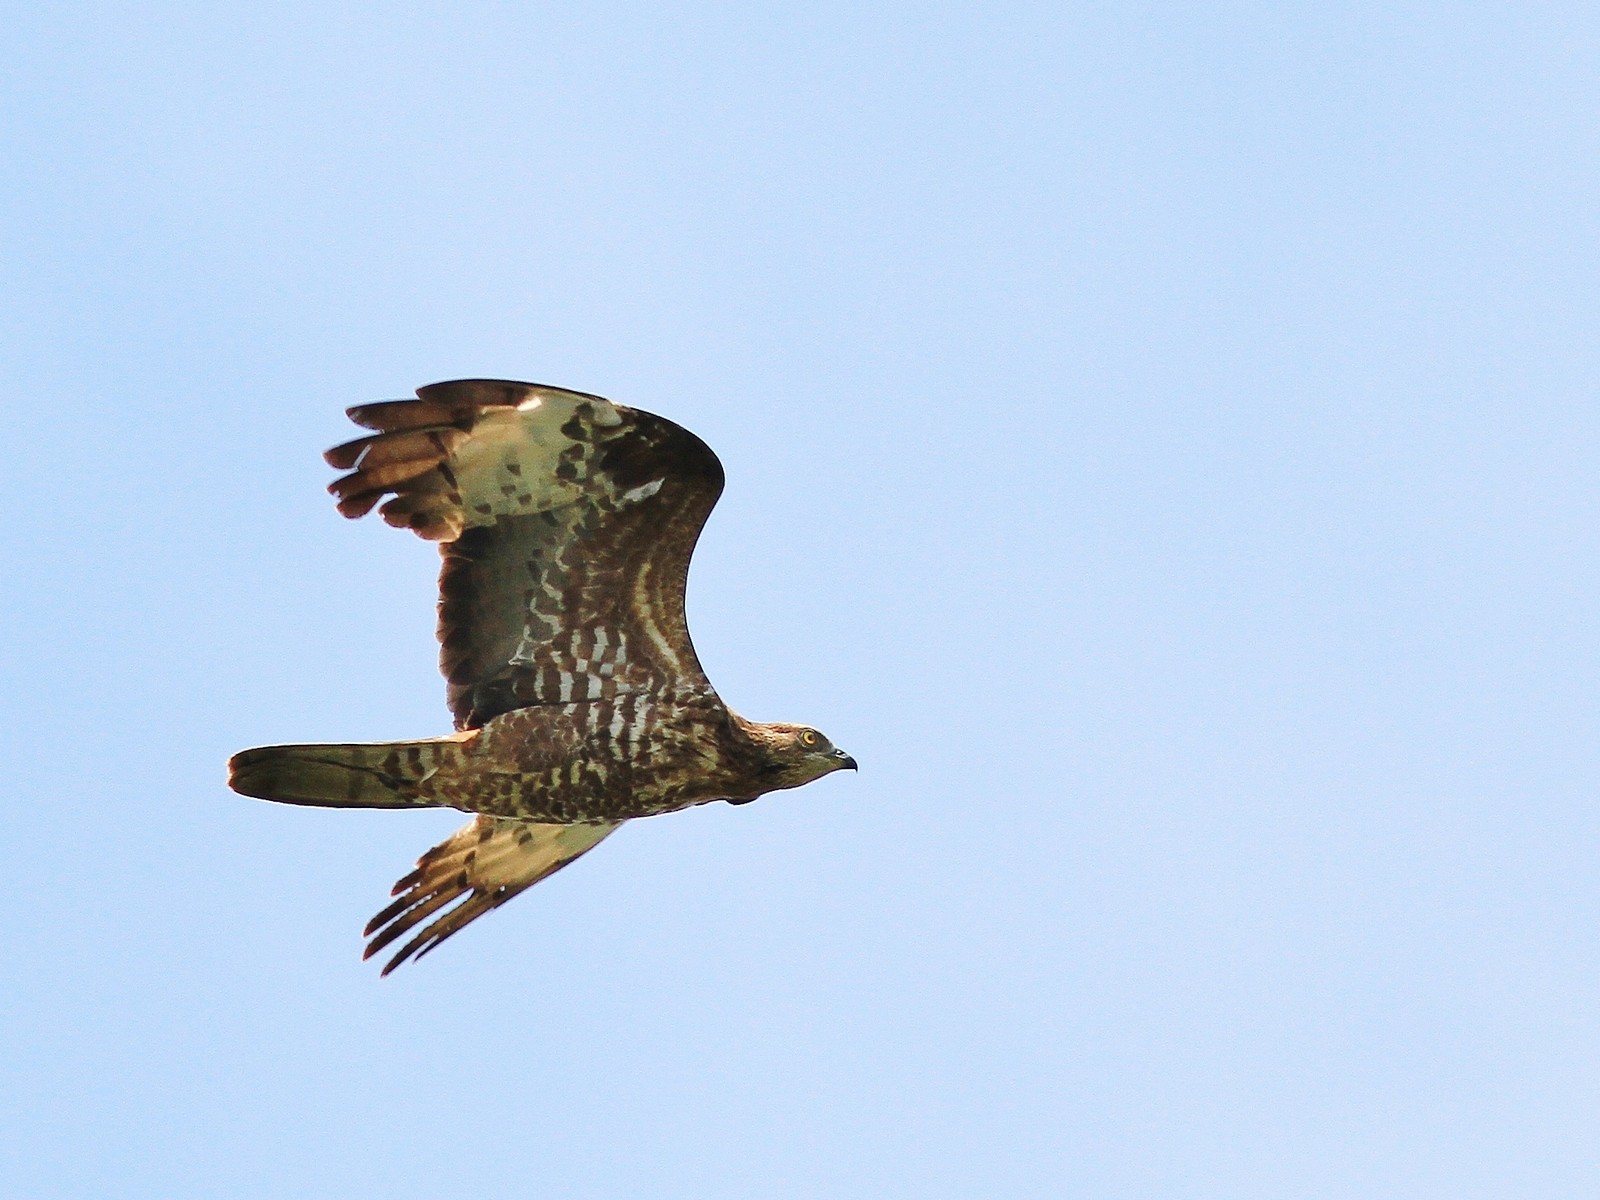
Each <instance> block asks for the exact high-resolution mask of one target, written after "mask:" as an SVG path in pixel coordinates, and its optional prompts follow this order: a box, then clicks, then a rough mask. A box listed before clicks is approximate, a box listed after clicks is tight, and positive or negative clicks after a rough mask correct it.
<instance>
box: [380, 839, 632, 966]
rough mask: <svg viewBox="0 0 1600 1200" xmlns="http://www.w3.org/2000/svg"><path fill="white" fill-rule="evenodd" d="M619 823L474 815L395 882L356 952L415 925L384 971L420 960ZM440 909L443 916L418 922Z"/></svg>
mask: <svg viewBox="0 0 1600 1200" xmlns="http://www.w3.org/2000/svg"><path fill="white" fill-rule="evenodd" d="M620 824H621V822H603V823H600V824H594V825H537V824H535V823H534V822H532V821H514V820H506V819H504V818H500V817H487V816H480V817H478V818H477V819H476V820H474V821H472V822H471V823H470V824H468V825H466V826H464V827H463V828H461V829H459V830H457V831H456V832H455V833H454V834H452V835H451V836H450V837H449V838H447V839H446V840H445V841H443V842H441V843H439V845H437V846H435V847H434V848H433V849H432V850H429V851H428V852H427V853H426V854H424V855H423V856H422V857H421V858H419V859H418V860H417V869H416V870H414V871H412V872H411V874H409V875H407V876H406V877H405V878H403V879H401V880H400V882H399V883H397V884H395V885H394V892H393V894H394V895H395V896H397V897H399V898H398V899H397V900H396V901H395V902H394V903H393V904H391V905H389V907H388V908H386V909H384V910H383V911H382V912H381V913H379V914H378V915H377V916H375V917H373V918H372V920H371V921H369V922H368V923H367V928H366V931H365V935H364V936H366V937H370V938H371V939H372V940H371V941H370V942H368V943H367V949H366V953H364V954H363V955H362V956H361V957H362V958H371V957H372V956H373V955H374V954H376V953H378V952H379V951H380V950H382V949H383V948H384V947H385V946H388V945H391V944H392V943H394V942H395V941H398V940H399V939H400V938H401V937H404V936H405V935H406V934H408V933H410V932H411V931H412V930H413V929H416V928H417V926H418V925H422V929H421V930H420V931H418V932H417V934H416V935H415V936H414V937H412V938H411V940H410V941H408V942H406V944H405V945H404V946H402V947H400V949H399V950H398V951H397V952H396V953H395V955H394V957H393V958H391V959H390V960H389V961H388V963H387V964H386V965H385V966H384V968H383V973H384V974H385V975H387V974H388V973H389V972H390V971H392V970H394V969H395V968H396V967H398V966H399V965H400V964H401V963H403V962H405V960H406V959H408V958H411V957H412V956H413V955H415V956H416V957H417V958H421V957H422V956H423V955H424V954H426V953H428V951H430V950H432V949H433V948H434V947H435V946H437V945H438V944H439V943H440V942H442V941H444V940H445V938H447V937H450V936H451V935H452V934H455V933H459V932H460V931H461V930H463V929H465V928H466V927H467V926H468V925H470V924H471V923H472V922H473V921H476V920H477V919H478V918H479V917H481V916H483V914H484V913H486V912H488V911H489V910H490V909H492V908H499V907H500V906H501V905H502V904H504V903H505V902H506V901H507V900H509V899H511V897H513V896H515V895H517V894H518V893H519V892H524V891H527V890H528V889H529V888H531V887H532V886H533V885H534V884H536V883H538V882H539V881H540V880H541V879H548V878H549V877H550V876H552V875H554V874H555V873H556V872H557V871H559V870H560V869H561V868H562V867H564V866H566V865H567V864H568V863H569V862H571V861H572V860H573V859H575V858H577V857H578V856H579V855H581V854H587V853H588V852H589V851H590V850H592V849H594V848H595V847H596V846H597V845H599V844H600V842H602V841H603V840H604V839H605V838H606V837H607V836H608V835H609V834H611V833H612V832H613V831H615V830H616V828H617V827H618V825H620ZM463 897H465V899H463ZM458 900H459V901H461V903H459V904H457V903H456V901H458ZM450 905H455V907H453V908H451V907H449V906H450ZM440 909H444V910H445V912H444V915H443V916H441V917H439V918H437V919H436V920H434V921H432V922H431V923H429V924H426V925H423V922H424V921H427V920H428V918H429V917H432V916H433V914H434V913H436V912H438V911H439V910H440Z"/></svg>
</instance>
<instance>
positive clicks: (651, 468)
mask: <svg viewBox="0 0 1600 1200" xmlns="http://www.w3.org/2000/svg"><path fill="white" fill-rule="evenodd" d="M349 411H350V417H351V419H352V420H353V421H355V422H356V423H357V424H358V425H362V426H365V427H366V428H368V429H373V430H376V431H377V432H376V433H375V434H374V435H373V436H371V437H364V438H361V439H358V440H357V441H353V442H348V443H346V444H344V445H342V446H336V447H335V448H334V449H332V450H330V451H328V453H327V456H326V457H327V460H328V462H329V464H330V465H332V466H334V467H339V468H343V469H348V470H349V471H350V474H348V475H345V476H343V477H342V478H340V479H338V480H336V481H335V482H334V483H333V484H332V485H331V487H330V488H329V490H330V491H331V492H333V494H334V495H335V496H336V497H338V500H339V511H340V512H342V513H343V514H344V515H345V516H348V517H359V516H362V515H364V514H365V513H368V512H370V511H371V510H372V509H373V507H375V506H376V505H377V504H378V503H379V502H380V501H383V499H384V497H385V496H390V497H391V498H390V499H389V500H387V501H386V502H384V503H383V507H382V508H381V509H380V511H381V513H382V514H383V519H384V520H385V521H387V522H389V524H391V525H396V526H399V527H401V528H408V529H412V530H415V531H416V532H417V533H418V534H420V535H421V536H422V537H424V538H427V539H429V540H430V541H438V542H440V543H442V544H441V546H440V551H441V553H442V554H443V556H444V566H443V569H442V571H441V573H440V576H439V591H440V598H439V641H440V654H439V665H440V669H441V670H442V671H443V672H444V675H445V679H446V681H447V685H448V699H449V703H450V709H451V711H452V712H453V713H454V714H455V718H456V727H457V728H458V729H464V728H475V727H477V726H479V725H482V724H483V723H484V722H485V721H488V720H489V719H490V718H491V717H495V716H498V715H499V714H501V713H504V712H509V711H511V710H512V709H517V708H526V707H529V706H531V705H538V704H567V703H571V702H573V701H581V700H600V699H610V698H612V697H615V696H617V695H619V694H622V693H625V692H630V691H653V692H663V691H667V690H672V689H675V688H678V687H683V686H687V687H688V688H690V689H691V690H695V691H704V692H706V693H710V692H711V685H710V683H709V682H707V681H706V678H705V675H704V673H703V672H702V670H701V668H700V663H699V660H698V659H696V657H695V653H694V646H693V643H692V642H691V641H690V640H689V629H688V625H687V624H686V623H685V620H684V613H683V592H684V583H685V580H686V578H687V576H688V572H689V557H690V555H691V554H692V553H693V552H694V545H695V541H696V540H697V539H698V538H699V536H700V529H701V527H702V526H703V525H704V524H705V520H706V517H707V516H708V515H709V514H710V512H711V509H712V506H713V505H715V504H716V502H717V497H718V496H719V495H720V494H721V493H722V482H723V474H722V465H721V463H719V462H718V461H717V456H716V455H715V454H713V453H712V452H711V450H710V448H709V447H708V446H706V444H705V443H704V442H702V441H701V440H700V439H699V438H697V437H695V436H694V434H692V433H690V432H689V431H688V430H686V429H683V428H681V427H680V426H678V425H675V424H673V423H672V422H671V421H668V420H666V419H665V418H663V417H658V416H655V415H654V414H652V413H646V412H639V411H637V410H635V409H629V408H624V407H622V406H621V405H617V404H612V403H611V402H610V401H608V400H603V399H601V398H600V397H599V396H589V395H585V394H583V393H581V392H568V391H564V390H562V389H560V388H551V387H542V386H540V385H538V384H532V383H512V382H507V381H503V380H486V379H469V380H458V381H455V382H452V383H435V384H431V385H429V386H428V387H424V388H419V389H418V390H417V399H415V400H397V401H391V402H387V403H382V404H367V405H362V406H360V407H357V408H352V409H350V410H349Z"/></svg>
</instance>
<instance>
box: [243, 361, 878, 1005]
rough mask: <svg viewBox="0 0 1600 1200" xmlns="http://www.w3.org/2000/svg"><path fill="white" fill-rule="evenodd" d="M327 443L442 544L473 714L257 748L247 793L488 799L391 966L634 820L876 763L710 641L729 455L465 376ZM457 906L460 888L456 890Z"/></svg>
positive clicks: (437, 864)
mask: <svg viewBox="0 0 1600 1200" xmlns="http://www.w3.org/2000/svg"><path fill="white" fill-rule="evenodd" d="M349 413H350V417H351V419H352V420H354V421H355V422H356V424H358V425H361V426H363V427H365V428H367V429H370V430H373V431H374V432H373V433H372V434H371V435H370V436H367V437H363V438H359V439H357V440H355V441H352V442H347V443H345V444H344V445H341V446H336V447H334V448H333V449H332V450H329V451H328V452H327V454H326V456H325V457H326V458H327V461H328V463H329V464H330V465H331V466H333V467H335V468H338V469H340V470H344V471H347V472H348V474H345V475H343V476H341V477H340V478H339V479H337V480H335V481H334V483H333V484H332V485H330V487H329V491H331V492H332V493H333V495H334V497H335V498H336V500H337V502H338V508H339V511H340V512H341V513H343V514H344V515H345V516H347V517H359V516H363V515H365V514H366V513H368V512H370V511H372V509H373V508H378V511H379V512H380V513H381V515H382V516H383V519H384V520H385V521H387V522H388V523H389V524H391V525H395V526H399V527H401V528H406V529H411V530H413V531H415V532H416V533H417V534H418V535H419V536H421V537H423V538H426V539H428V540H430V541H436V542H438V543H439V544H440V546H439V548H440V552H441V555H442V557H443V565H442V569H441V571H440V575H439V646H440V650H439V665H440V669H441V670H442V671H443V673H444V676H445V681H446V698H447V700H448V703H449V706H450V710H451V712H452V713H453V714H454V716H455V725H456V732H455V733H454V734H451V735H447V736H445V737H440V738H430V739H425V740H421V741H412V742H392V743H379V744H373V745H341V744H331V745H307V746H265V747H260V748H258V749H254V750H245V751H242V752H240V753H239V754H236V755H234V757H233V758H232V760H230V762H229V764H228V766H229V779H228V782H229V786H231V787H232V788H233V789H234V790H235V791H238V792H241V793H243V794H245V795H247V796H258V797H261V798H262V799H266V800H277V801H281V802H283V803H288V804H311V805H320V806H325V807H332V808H410V807H445V808H458V809H461V810H463V811H465V812H472V813H478V814H482V815H480V816H478V817H477V818H476V819H475V820H474V821H473V822H472V823H471V824H469V825H467V826H466V827H465V828H464V829H462V830H461V831H459V832H458V833H456V834H455V835H454V836H453V837H451V838H450V839H448V840H447V841H445V842H443V843H442V844H440V845H439V846H436V847H434V848H433V849H432V850H430V851H428V853H427V854H425V855H423V856H422V858H421V859H419V860H418V863H417V869H416V870H415V871H413V872H412V873H411V874H409V875H407V876H406V877H405V878H403V879H401V880H400V882H399V883H398V884H396V885H395V895H396V896H397V897H398V898H397V899H396V900H395V902H394V903H393V904H391V905H390V906H389V907H388V908H386V909H384V910H383V911H382V912H380V913H379V914H378V915H377V916H376V917H374V918H373V920H372V923H371V924H369V925H368V927H367V935H368V936H369V937H370V938H371V939H372V940H371V942H370V943H369V944H368V946H367V954H368V955H369V956H370V955H372V954H374V953H376V952H377V951H379V950H382V949H384V948H385V947H387V946H389V945H390V944H391V943H392V942H394V941H396V940H398V939H399V938H400V937H402V936H403V935H405V934H407V933H410V932H411V931H413V930H417V927H418V926H421V928H420V930H417V932H416V933H415V934H414V936H412V937H411V938H410V940H409V941H407V942H406V943H405V944H404V945H403V946H402V947H401V949H400V950H399V952H398V953H397V954H396V955H395V956H394V957H393V958H392V959H391V960H390V961H389V963H388V965H387V966H386V967H385V968H384V973H385V974H387V973H388V972H389V971H391V970H393V969H394V967H395V966H397V965H398V964H399V963H401V962H403V961H405V959H407V958H408V957H411V956H413V955H416V956H420V955H422V954H425V953H427V952H428V951H429V950H431V949H432V948H433V947H434V946H436V945H438V944H439V943H440V942H442V941H443V940H444V939H445V938H447V937H450V936H451V935H452V934H454V933H456V932H458V931H459V930H460V929H461V928H463V927H464V926H465V925H467V924H468V923H470V922H471V921H473V920H475V919H476V918H477V917H479V916H481V915H482V914H483V913H485V912H487V911H488V910H489V909H491V908H495V907H498V906H499V905H501V904H503V903H505V902H506V901H507V900H509V899H510V898H511V897H512V896H515V895H516V894H517V893H518V892H521V891H523V890H524V889H526V888H528V887H531V886H532V885H533V884H535V883H537V882H538V881H539V880H541V879H544V878H545V877H546V876H548V875H550V874H552V873H554V872H555V871H557V870H559V869H560V868H561V867H563V866H565V865H566V864H567V863H569V862H571V861H572V860H573V859H575V858H577V857H578V856H579V855H581V854H583V853H585V852H586V851H588V850H589V849H591V848H592V847H594V846H595V845H597V844H598V843H599V842H600V841H601V840H602V839H603V838H605V837H606V836H607V835H609V834H610V833H611V832H612V831H613V830H615V829H616V828H617V827H618V826H619V825H620V824H622V823H623V822H624V821H628V820H631V819H633V818H635V817H644V816H651V815H654V814H656V813H663V812H672V811H674V810H677V809H680V808H688V807H690V806H692V805H696V804H706V803H709V802H711V801H714V800H727V801H730V802H732V803H745V802H747V801H750V800H753V799H755V798H756V797H757V796H760V795H762V794H764V793H767V792H771V791H776V790H779V789H782V788H792V787H798V786H800V785H801V784H804V783H808V782H810V781H811V780H813V779H817V778H820V777H821V776H823V775H825V774H828V773H829V772H831V771H836V770H839V769H841V768H844V767H849V768H852V769H853V768H854V767H855V760H854V759H852V758H850V757H849V756H848V755H847V754H845V753H844V751H842V750H838V749H835V748H834V747H833V745H832V744H831V743H830V742H829V741H828V739H827V738H825V737H823V736H822V735H821V734H819V733H818V732H817V731H816V730H814V729H810V728H807V727H804V726H799V725H787V724H760V723H757V722H753V721H747V720H745V719H744V718H743V717H740V716H739V715H738V714H736V713H734V712H733V711H732V710H730V709H729V708H728V707H727V706H726V705H725V704H723V702H722V700H721V699H720V698H719V697H718V696H717V694H716V692H715V690H714V689H713V688H712V687H711V684H710V682H709V681H708V680H707V679H706V677H705V674H704V672H703V671H702V670H701V668H700V663H699V660H698V659H697V658H696V657H695V653H694V646H693V644H692V643H691V641H690V639H689V629H688V626H687V624H686V623H685V620H684V611H683V594H684V583H685V580H686V578H687V575H688V570H689V558H690V555H691V554H692V553H693V551H694V545H695V541H696V540H697V539H698V538H699V536H700V529H701V527H702V526H703V525H704V524H705V521H706V517H707V516H708V515H710V512H711V509H712V506H713V505H715V504H716V502H717V497H718V496H719V495H720V494H721V492H722V483H723V474H722V465H721V464H720V463H719V462H718V461H717V457H716V455H715V454H713V453H712V452H711V450H710V449H709V448H708V447H707V446H706V444H705V443H704V442H702V441H701V440H700V439H699V438H697V437H695V436H694V434H692V433H690V432H688V431H687V430H685V429H682V428H680V427H679V426H677V425H675V424H673V423H672V422H671V421H668V420H666V419H664V418H662V417H658V416H655V415H653V414H651V413H646V412H639V411H637V410H635V409H629V408H624V407H622V406H621V405H616V404H612V403H610V402H609V401H607V400H603V399H601V398H600V397H598V396H589V395H584V394H582V393H579V392H568V391H563V390H562V389H560V388H550V387H542V386H539V385H537V384H530V383H511V382H507V381H503V380H482V379H475V380H459V381H456V382H453V383H436V384H432V385H430V386H428V387H424V388H420V389H418V391H417V399H416V400H396V401H386V402H383V403H379V404H366V405H361V406H359V407H356V408H352V409H350V410H349ZM452 904H454V905H455V907H450V906H451V905H452Z"/></svg>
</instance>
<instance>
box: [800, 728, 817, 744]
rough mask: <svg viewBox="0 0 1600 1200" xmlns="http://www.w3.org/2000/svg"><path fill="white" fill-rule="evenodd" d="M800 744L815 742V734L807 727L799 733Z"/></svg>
mask: <svg viewBox="0 0 1600 1200" xmlns="http://www.w3.org/2000/svg"><path fill="white" fill-rule="evenodd" d="M800 744H801V745H802V746H815V745H816V744H817V735H816V734H815V733H813V732H811V730H809V729H808V730H806V731H805V732H804V733H802V734H801V735H800Z"/></svg>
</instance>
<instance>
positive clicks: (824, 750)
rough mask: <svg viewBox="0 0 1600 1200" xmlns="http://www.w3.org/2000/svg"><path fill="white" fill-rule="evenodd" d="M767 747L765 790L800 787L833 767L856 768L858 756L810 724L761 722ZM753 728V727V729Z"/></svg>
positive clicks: (765, 747) (763, 740) (834, 769)
mask: <svg viewBox="0 0 1600 1200" xmlns="http://www.w3.org/2000/svg"><path fill="white" fill-rule="evenodd" d="M757 728H759V729H760V731H761V735H760V736H759V738H758V740H759V741H760V742H762V743H763V748H764V749H765V751H766V762H765V763H764V764H763V766H762V768H761V776H762V780H761V781H762V783H763V784H765V785H766V786H765V787H764V789H763V790H764V791H770V792H775V791H779V790H781V789H783V788H794V787H799V786H800V785H801V784H803V783H810V782H811V781H812V780H813V779H821V778H822V777H823V776H824V775H828V774H831V773H832V772H834V771H854V770H855V769H856V760H855V759H853V758H851V757H850V756H849V755H848V754H846V753H845V752H844V751H843V750H841V749H839V747H837V746H835V745H834V744H833V743H832V742H830V741H829V740H828V739H827V738H826V737H824V736H823V735H822V734H821V733H818V732H817V731H816V730H815V729H812V728H811V727H810V726H808V725H783V724H778V725H761V726H758V727H757ZM752 732H753V731H752Z"/></svg>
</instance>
